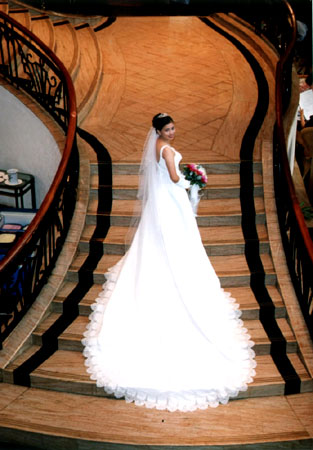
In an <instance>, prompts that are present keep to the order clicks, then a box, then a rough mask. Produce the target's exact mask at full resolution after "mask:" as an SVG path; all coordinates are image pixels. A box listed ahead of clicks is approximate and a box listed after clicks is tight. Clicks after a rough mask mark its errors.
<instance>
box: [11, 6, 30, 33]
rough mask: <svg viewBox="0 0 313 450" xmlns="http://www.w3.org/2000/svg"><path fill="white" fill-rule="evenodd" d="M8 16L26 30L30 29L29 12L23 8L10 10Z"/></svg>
mask: <svg viewBox="0 0 313 450" xmlns="http://www.w3.org/2000/svg"><path fill="white" fill-rule="evenodd" d="M9 15H10V16H12V18H13V19H14V20H16V21H17V22H19V23H20V24H21V25H23V26H24V27H26V28H27V29H28V30H30V28H31V18H30V14H29V11H28V10H27V9H24V8H10V10H9Z"/></svg>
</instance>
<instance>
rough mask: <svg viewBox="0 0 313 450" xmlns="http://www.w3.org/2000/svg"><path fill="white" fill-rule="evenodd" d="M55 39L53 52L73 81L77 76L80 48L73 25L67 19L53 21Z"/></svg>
mask: <svg viewBox="0 0 313 450" xmlns="http://www.w3.org/2000/svg"><path fill="white" fill-rule="evenodd" d="M53 27H54V34H55V39H56V49H55V53H56V55H57V56H58V57H59V58H60V60H61V61H62V62H63V64H64V66H65V67H66V69H67V70H68V72H69V74H70V75H71V78H72V80H73V81H74V80H75V79H76V77H77V74H78V71H79V64H80V48H79V44H78V39H77V35H76V32H75V30H74V27H73V25H72V24H71V23H70V22H69V21H68V20H59V21H56V22H53Z"/></svg>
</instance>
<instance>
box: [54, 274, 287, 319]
mask: <svg viewBox="0 0 313 450" xmlns="http://www.w3.org/2000/svg"><path fill="white" fill-rule="evenodd" d="M102 277H103V275H102ZM223 287H224V286H223ZM101 289H102V286H101V285H100V284H99V289H98V290H99V292H100V291H101ZM95 298H96V296H95ZM64 300H65V298H64V299H63V301H64ZM51 306H52V312H53V313H57V314H61V313H62V312H63V303H62V299H61V298H60V299H59V300H58V301H53V302H52V305H51ZM245 308H246V307H245V305H241V307H240V310H241V312H242V315H241V319H242V320H257V319H259V316H260V311H259V308H247V309H245ZM91 312H92V310H91V308H90V303H88V304H87V303H84V302H81V303H80V304H79V315H80V316H87V317H88V316H89V315H90V314H91ZM275 317H276V319H279V318H285V317H286V309H285V308H284V307H275Z"/></svg>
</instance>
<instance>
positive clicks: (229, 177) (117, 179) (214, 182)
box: [91, 173, 263, 190]
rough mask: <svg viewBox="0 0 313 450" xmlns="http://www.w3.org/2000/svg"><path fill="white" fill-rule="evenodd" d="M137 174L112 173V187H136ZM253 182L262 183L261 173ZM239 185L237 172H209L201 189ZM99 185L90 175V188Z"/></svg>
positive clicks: (96, 178) (96, 187) (255, 176)
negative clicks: (204, 185)
mask: <svg viewBox="0 0 313 450" xmlns="http://www.w3.org/2000/svg"><path fill="white" fill-rule="evenodd" d="M138 184H139V176H138V175H132V174H127V175H123V174H122V175H120V174H114V175H113V188H116V189H125V188H132V189H138ZM254 184H255V186H260V185H262V184H263V179H262V174H260V173H255V174H254ZM239 186H240V176H239V173H225V174H210V175H209V176H208V183H207V185H206V187H205V188H204V189H203V190H206V189H211V188H215V187H219V188H229V187H239ZM98 187H99V177H98V176H97V175H96V174H92V175H91V188H92V189H98Z"/></svg>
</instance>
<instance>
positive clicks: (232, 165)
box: [90, 160, 262, 175]
mask: <svg viewBox="0 0 313 450" xmlns="http://www.w3.org/2000/svg"><path fill="white" fill-rule="evenodd" d="M189 162H190V161H187V160H186V161H185V160H184V161H183V164H182V165H181V166H180V167H182V166H183V165H185V164H188V163H189ZM191 162H192V161H191ZM105 165H106V163H100V164H98V163H97V162H91V164H90V172H91V174H98V173H99V170H100V171H101V168H102V167H103V166H105ZM201 165H202V166H203V167H204V168H205V170H206V172H207V174H208V175H210V174H225V173H239V170H240V162H239V161H234V162H227V161H223V162H203V163H201ZM110 167H111V165H110ZM139 168H140V161H138V162H133V163H130V162H122V163H121V162H114V163H113V164H112V173H113V175H136V174H138V173H139ZM253 172H254V173H262V163H261V161H254V162H253Z"/></svg>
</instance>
